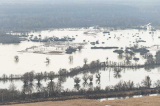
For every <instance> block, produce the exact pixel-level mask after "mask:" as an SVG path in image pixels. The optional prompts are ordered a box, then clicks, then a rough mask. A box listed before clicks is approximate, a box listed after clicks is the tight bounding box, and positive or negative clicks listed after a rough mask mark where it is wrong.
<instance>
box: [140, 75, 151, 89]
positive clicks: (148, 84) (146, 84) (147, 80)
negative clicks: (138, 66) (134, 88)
mask: <svg viewBox="0 0 160 106" xmlns="http://www.w3.org/2000/svg"><path fill="white" fill-rule="evenodd" d="M142 85H143V86H144V87H146V88H150V87H151V85H152V81H151V79H150V77H149V76H146V77H145V79H144V80H143V81H142Z"/></svg>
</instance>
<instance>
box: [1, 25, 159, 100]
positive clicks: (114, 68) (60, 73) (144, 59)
mask: <svg viewBox="0 0 160 106" xmlns="http://www.w3.org/2000/svg"><path fill="white" fill-rule="evenodd" d="M11 34H13V35H19V36H20V37H22V38H25V39H28V40H27V41H22V42H21V43H19V44H9V45H7V44H1V45H0V51H1V52H0V57H1V60H0V63H1V74H0V88H1V89H2V91H3V90H4V91H5V92H6V94H7V93H9V92H10V91H12V90H13V91H14V92H15V93H16V94H17V98H18V99H19V100H22V97H23V98H24V99H26V98H30V96H31V97H32V98H37V97H39V98H41V97H42V98H44V97H59V96H66V95H70V94H72V95H75V94H78V95H81V94H85V93H86V92H87V93H88V94H93V93H100V92H101V93H104V92H105V93H110V92H117V91H127V90H137V89H138V90H139V89H141V88H159V87H160V80H159V78H160V74H159V66H160V58H159V56H160V52H159V50H160V48H159V46H160V44H159V41H160V36H159V34H160V31H159V30H157V31H147V30H137V29H126V30H113V29H107V28H93V27H91V28H81V29H50V30H44V31H31V32H30V33H28V34H27V35H26V36H24V35H21V33H13V32H12V33H11ZM79 46H82V47H80V48H79ZM69 49H72V51H73V52H70V51H69V53H68V52H67V51H68V50H69ZM145 81H148V82H147V84H146V82H145ZM6 89H9V90H8V91H7V90H6ZM9 94H10V93H9ZM14 96H15V95H14ZM8 98H9V99H8ZM4 100H11V101H12V100H13V99H12V97H10V96H9V97H8V96H6V98H5V99H4ZM2 101H3V100H2Z"/></svg>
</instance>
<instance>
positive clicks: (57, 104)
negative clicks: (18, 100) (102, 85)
mask: <svg viewBox="0 0 160 106" xmlns="http://www.w3.org/2000/svg"><path fill="white" fill-rule="evenodd" d="M106 105H110V106H160V96H153V97H141V98H130V99H121V100H110V101H103V102H100V101H98V100H89V99H77V100H66V101H48V102H37V103H26V104H15V105H2V106H106Z"/></svg>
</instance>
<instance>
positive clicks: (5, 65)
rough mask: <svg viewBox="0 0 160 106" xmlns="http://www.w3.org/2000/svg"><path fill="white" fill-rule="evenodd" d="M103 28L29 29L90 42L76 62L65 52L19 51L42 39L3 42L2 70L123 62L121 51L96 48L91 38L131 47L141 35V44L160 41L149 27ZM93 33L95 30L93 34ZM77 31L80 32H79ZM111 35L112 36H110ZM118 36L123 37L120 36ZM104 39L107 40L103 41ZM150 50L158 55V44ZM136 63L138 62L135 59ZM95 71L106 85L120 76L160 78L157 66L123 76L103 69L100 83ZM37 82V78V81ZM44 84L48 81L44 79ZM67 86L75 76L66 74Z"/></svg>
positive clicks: (136, 79)
mask: <svg viewBox="0 0 160 106" xmlns="http://www.w3.org/2000/svg"><path fill="white" fill-rule="evenodd" d="M103 31H104V29H100V30H97V29H96V30H95V29H59V30H46V31H39V32H30V33H29V35H32V34H33V35H34V36H38V35H39V34H40V35H42V38H45V37H46V36H48V37H52V36H57V37H63V36H67V35H68V36H69V37H74V38H75V41H73V43H82V42H83V40H85V42H88V43H87V44H86V45H85V47H84V48H83V49H82V50H81V51H77V52H75V53H73V54H72V55H73V58H74V59H73V62H72V63H71V62H69V59H68V57H69V56H70V54H63V55H46V54H36V53H21V52H17V51H21V50H25V49H26V48H29V47H31V46H40V45H44V44H43V43H39V42H36V43H35V42H28V41H24V42H21V43H20V44H9V45H2V44H1V45H0V67H1V74H0V75H3V74H7V75H10V74H24V73H25V72H28V71H32V70H33V71H35V72H44V71H47V72H49V71H54V72H58V70H59V69H60V68H66V69H69V68H73V67H76V66H82V65H83V64H84V62H83V59H84V58H88V63H89V62H91V61H93V60H97V59H99V60H100V61H106V57H108V58H109V61H116V62H123V61H124V59H119V58H118V54H115V53H113V50H99V49H98V50H93V49H90V47H94V46H93V45H91V44H90V42H95V41H97V40H98V41H99V43H100V44H97V45H95V46H97V47H100V46H104V47H105V46H117V47H120V48H121V47H122V48H125V47H129V46H132V45H134V44H135V41H136V40H138V39H140V38H141V40H145V41H146V42H141V43H139V45H140V46H147V47H151V46H153V45H160V39H159V38H158V37H159V36H160V31H156V32H155V33H154V34H153V35H152V34H149V32H148V31H144V30H141V31H139V30H134V29H129V30H116V31H111V33H110V35H108V34H103ZM84 32H89V33H92V34H88V35H85V34H84ZM93 33H94V34H93ZM76 35H78V36H76ZM109 37H110V38H109ZM118 37H119V38H120V39H119V40H118ZM102 42H105V44H102ZM149 50H150V51H151V53H152V54H153V55H155V53H156V51H157V50H159V47H151V48H149ZM15 55H18V56H19V61H18V62H15V61H14V56H15ZM46 57H48V58H50V60H51V62H50V64H46V63H45V61H46ZM135 57H139V58H140V61H138V63H139V64H143V63H144V62H145V59H143V58H141V57H140V55H139V54H138V53H137V54H136V56H135ZM132 62H133V63H135V62H134V61H133V60H132ZM93 75H94V81H93V85H94V86H101V87H102V88H105V86H107V85H115V84H116V83H118V82H119V81H120V80H124V81H128V80H131V81H134V82H135V83H140V82H141V81H142V79H144V77H145V76H146V75H149V76H150V77H151V79H152V80H153V81H156V80H158V79H159V78H160V74H159V71H158V68H156V69H153V70H150V72H147V71H146V70H145V69H140V70H137V71H133V70H125V71H122V72H121V78H115V77H114V72H113V71H109V70H106V71H102V72H101V83H100V85H97V84H96V81H95V80H96V78H95V76H96V74H93ZM82 76H83V75H79V76H78V77H82ZM14 83H15V84H16V85H17V88H18V89H21V88H22V85H23V83H22V82H21V81H19V82H14ZM35 83H36V81H35ZM42 83H44V84H43V85H44V86H45V84H46V82H44V81H42ZM82 83H83V81H81V84H80V85H81V87H83V84H82ZM0 85H2V86H0V88H8V87H9V85H10V82H7V83H3V82H0ZM63 87H64V89H67V88H68V89H73V87H74V80H73V78H67V79H66V82H64V83H63Z"/></svg>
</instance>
